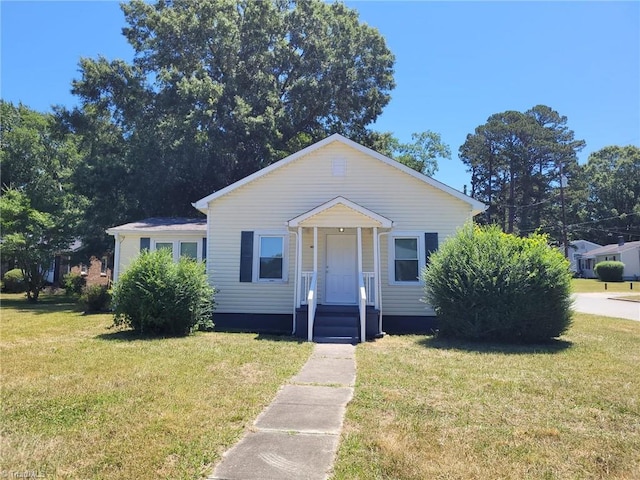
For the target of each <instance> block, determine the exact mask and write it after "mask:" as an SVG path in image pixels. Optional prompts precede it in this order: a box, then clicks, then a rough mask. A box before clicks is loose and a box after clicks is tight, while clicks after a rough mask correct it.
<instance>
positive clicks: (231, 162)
mask: <svg viewBox="0 0 640 480" xmlns="http://www.w3.org/2000/svg"><path fill="white" fill-rule="evenodd" d="M122 9H123V11H124V14H125V18H126V21H127V24H128V26H127V27H126V28H124V29H123V33H124V35H125V36H126V38H127V40H128V41H129V43H130V44H131V46H132V47H133V48H134V51H135V56H134V61H133V64H127V63H126V62H123V61H120V60H114V61H108V60H107V59H104V58H98V59H95V60H91V59H83V60H82V61H81V64H80V67H81V72H82V78H80V79H79V80H77V81H75V82H74V84H73V91H74V93H75V94H76V95H77V96H78V97H79V99H80V102H81V106H80V108H79V109H78V110H77V111H75V112H65V114H64V118H65V123H66V124H67V125H68V126H69V127H70V128H71V129H72V130H73V131H76V132H78V133H81V134H82V135H83V137H84V138H85V142H86V143H87V144H88V145H89V146H90V148H88V151H89V155H88V157H87V160H86V163H87V167H86V168H85V169H83V175H85V174H87V175H88V176H87V177H86V178H87V179H89V180H93V181H95V180H96V179H97V177H95V175H94V174H93V172H95V171H98V170H101V169H103V168H104V169H107V170H108V169H110V168H111V167H112V166H113V170H114V172H115V173H106V172H104V173H105V175H106V178H107V179H109V180H110V179H112V178H113V179H115V178H119V180H118V181H120V182H122V187H120V186H116V187H115V188H116V189H117V190H118V195H122V198H121V200H122V201H118V202H117V203H116V205H118V206H120V205H123V206H124V209H123V210H121V211H120V212H119V214H118V215H119V216H120V218H121V220H126V219H130V218H133V217H134V216H146V215H158V214H161V215H192V214H193V210H192V208H191V207H190V203H191V202H193V201H195V200H197V199H198V198H200V197H202V196H205V195H207V194H209V193H211V191H214V190H216V189H220V188H222V187H224V186H226V185H228V184H229V183H231V182H233V181H235V180H238V179H239V178H242V177H244V176H246V175H248V174H250V173H252V172H254V171H256V170H258V169H260V168H262V167H264V166H267V165H269V164H271V163H273V162H275V161H277V160H279V159H281V158H283V157H284V156H286V155H287V154H289V153H292V152H293V151H295V150H297V149H299V148H301V147H304V146H306V145H308V144H310V143H312V142H314V141H316V140H319V139H320V138H322V137H324V136H326V135H328V134H330V133H334V132H340V133H343V134H345V135H347V136H349V137H351V138H353V139H355V140H358V141H362V142H365V143H368V142H370V141H371V132H370V131H369V130H368V129H367V126H368V125H370V124H371V123H372V122H374V121H375V120H376V118H377V117H378V115H380V113H381V112H382V109H383V107H384V106H385V105H386V104H387V103H388V102H389V99H390V96H389V92H390V91H391V89H392V88H393V87H394V82H393V64H394V57H393V55H392V54H391V52H390V51H389V50H388V48H387V47H386V45H385V41H384V39H383V37H382V36H381V35H380V34H379V32H378V31H377V30H376V29H374V28H371V27H369V26H367V25H366V24H363V23H360V21H359V20H358V15H357V13H356V12H355V11H354V10H351V9H349V8H347V7H346V6H344V5H343V4H341V3H330V4H329V3H324V2H321V1H319V0H277V1H273V2H263V1H257V0H215V1H213V0H208V1H203V2H193V1H191V0H174V1H167V0H159V1H158V2H156V3H155V4H149V3H146V2H144V1H142V0H134V1H132V2H131V3H127V4H124V5H123V6H122ZM106 120H108V122H109V123H110V124H111V125H112V127H109V128H108V127H107V126H106V125H105V121H106ZM95 129H97V130H98V132H99V134H98V135H96V134H95ZM105 135H106V138H105V137H104V136H105ZM103 140H104V141H105V142H106V146H105V145H104V144H102V141H103ZM115 156H119V158H115ZM84 185H86V187H84V186H81V188H80V192H81V193H83V194H85V195H86V196H87V197H90V198H91V203H92V204H93V206H94V207H95V209H96V210H99V209H100V207H99V206H100V205H102V206H103V208H105V209H107V210H108V209H109V208H111V205H112V204H111V203H109V199H110V198H111V196H112V193H111V192H109V193H106V192H102V191H101V190H100V189H99V188H98V187H96V185H95V184H94V185H90V184H88V183H85V184H84ZM113 187H114V186H113V185H109V188H113ZM114 216H116V215H114V214H107V215H104V218H109V219H110V221H112V219H113V217H114ZM100 225H101V227H106V226H108V224H107V223H104V222H103V223H100Z"/></svg>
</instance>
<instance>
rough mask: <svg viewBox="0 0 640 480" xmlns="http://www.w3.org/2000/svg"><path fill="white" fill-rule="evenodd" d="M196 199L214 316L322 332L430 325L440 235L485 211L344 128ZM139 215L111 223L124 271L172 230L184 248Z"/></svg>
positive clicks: (341, 334) (315, 335) (220, 323)
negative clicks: (427, 270) (427, 279)
mask: <svg viewBox="0 0 640 480" xmlns="http://www.w3.org/2000/svg"><path fill="white" fill-rule="evenodd" d="M193 206H194V207H195V208H196V209H198V210H199V211H200V212H202V213H204V214H205V215H206V217H207V218H206V222H204V221H202V222H201V223H200V224H199V225H200V226H201V229H200V230H197V232H198V234H199V235H200V237H201V248H202V251H204V252H206V262H207V275H208V277H209V279H210V282H211V284H212V285H214V286H215V287H216V288H217V289H218V293H217V295H216V303H217V308H216V313H215V319H214V320H215V323H216V326H217V327H219V328H238V329H250V330H254V331H261V332H286V333H293V334H294V335H296V336H298V337H300V338H306V339H308V340H317V341H322V340H323V339H324V340H326V339H327V338H329V339H331V340H333V341H339V340H346V341H360V340H363V339H364V338H365V337H366V338H371V337H374V336H378V335H381V334H383V326H384V331H387V332H397V331H428V330H429V329H430V328H431V327H432V326H433V315H434V312H433V310H432V309H431V308H430V307H429V306H428V305H426V304H424V303H423V302H422V301H421V298H422V297H423V288H424V285H423V282H422V280H421V278H420V277H421V275H420V272H421V270H422V269H423V268H424V266H425V265H426V264H427V262H428V261H429V255H430V254H431V252H433V251H434V250H435V249H437V248H438V244H439V243H441V242H442V241H443V240H444V239H445V238H447V237H449V236H451V235H453V234H454V233H455V231H456V229H457V228H458V227H460V226H461V225H463V224H464V223H465V222H466V221H468V220H470V219H471V218H472V217H473V216H474V215H476V214H478V213H480V212H482V211H483V210H484V209H485V206H484V204H482V203H480V202H478V201H476V200H474V199H472V198H470V197H468V196H466V195H464V194H462V193H460V192H458V191H457V190H454V189H452V188H450V187H448V186H446V185H444V184H442V183H440V182H438V181H436V180H434V179H433V178H430V177H427V176H424V175H422V174H420V173H418V172H416V171H414V170H412V169H410V168H408V167H405V166H404V165H402V164H400V163H398V162H396V161H394V160H392V159H390V158H387V157H385V156H383V155H381V154H379V153H377V152H375V151H373V150H370V149H368V148H366V147H363V146H362V145H360V144H358V143H355V142H353V141H351V140H348V139H346V138H345V137H343V136H341V135H338V134H335V135H332V136H330V137H328V138H326V139H324V140H322V141H320V142H318V143H315V144H313V145H311V146H309V147H307V148H305V149H303V150H301V151H299V152H297V153H294V154H292V155H290V156H289V157H287V158H284V159H283V160H280V161H279V162H276V163H274V164H272V165H270V166H268V167H266V168H264V169H262V170H259V171H258V172H256V173H254V174H252V175H249V176H248V177H246V178H244V179H242V180H240V181H238V182H236V183H233V184H231V185H229V186H228V187H226V188H223V189H221V190H219V191H217V192H214V193H212V194H211V195H209V196H207V197H205V198H202V199H200V200H198V201H197V202H195V203H194V204H193ZM142 223H144V222H142ZM132 225H135V224H129V225H123V226H120V227H114V228H111V229H109V230H108V233H110V234H112V235H114V236H115V237H116V248H115V264H116V267H115V274H114V276H115V280H116V281H117V278H118V272H119V271H122V269H123V268H126V265H127V264H128V262H130V261H131V258H132V257H134V256H135V255H136V254H137V252H138V251H139V250H140V249H141V248H151V249H153V248H163V247H164V244H165V243H167V241H168V240H165V239H169V238H171V239H172V240H171V242H172V248H173V251H174V252H177V250H178V248H181V247H179V245H178V244H179V242H182V241H183V237H181V236H179V235H176V234H177V233H178V232H177V231H176V230H173V231H172V232H170V230H171V229H173V226H172V224H171V222H170V221H167V222H164V223H163V224H160V223H157V225H156V227H157V228H155V229H153V230H152V229H150V228H147V227H144V228H142V229H141V228H138V227H135V226H132ZM205 228H206V230H205ZM141 232H142V233H141ZM185 233H186V232H185ZM189 233H190V234H193V238H192V240H193V239H195V237H197V236H198V234H196V231H195V230H192V231H190V232H189ZM143 239H144V241H143ZM198 245H200V243H199V244H198ZM199 248H200V247H199ZM198 252H200V250H198Z"/></svg>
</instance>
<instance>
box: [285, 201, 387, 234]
mask: <svg viewBox="0 0 640 480" xmlns="http://www.w3.org/2000/svg"><path fill="white" fill-rule="evenodd" d="M340 207H346V209H347V210H349V211H350V212H351V213H353V214H355V215H357V216H359V217H361V218H363V219H367V220H368V221H369V222H368V223H372V224H373V225H375V226H378V227H385V228H391V227H392V226H393V222H392V221H391V220H389V219H388V218H386V217H383V216H382V215H379V214H377V213H376V212H373V211H371V210H369V209H368V208H365V207H363V206H361V205H358V204H357V203H354V202H352V201H351V200H348V199H346V198H344V197H336V198H334V199H332V200H329V201H328V202H325V203H323V204H322V205H318V206H317V207H315V208H313V209H312V210H309V211H308V212H305V213H303V214H302V215H298V216H297V217H295V218H292V219H291V220H289V221H288V222H287V224H288V225H289V226H290V227H297V226H302V224H303V223H305V221H306V220H309V219H311V218H312V217H317V216H321V215H322V214H324V213H329V212H330V211H331V210H333V209H338V208H340ZM334 226H336V227H338V226H342V225H338V224H336V225H334Z"/></svg>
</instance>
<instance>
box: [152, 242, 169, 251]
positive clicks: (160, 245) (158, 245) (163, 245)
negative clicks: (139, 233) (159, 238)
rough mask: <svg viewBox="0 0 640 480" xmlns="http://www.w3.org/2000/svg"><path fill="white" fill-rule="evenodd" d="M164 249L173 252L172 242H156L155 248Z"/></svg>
mask: <svg viewBox="0 0 640 480" xmlns="http://www.w3.org/2000/svg"><path fill="white" fill-rule="evenodd" d="M162 249H166V250H169V251H170V252H171V253H173V242H156V250H162Z"/></svg>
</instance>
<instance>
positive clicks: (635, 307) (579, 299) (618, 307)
mask: <svg viewBox="0 0 640 480" xmlns="http://www.w3.org/2000/svg"><path fill="white" fill-rule="evenodd" d="M634 293H635V292H634ZM616 296H618V297H619V296H624V294H615V293H613V294H612V293H576V294H574V295H573V298H574V299H575V301H574V303H573V309H574V310H575V311H577V312H582V313H592V314H594V315H603V316H605V317H615V318H628V319H629V320H636V321H639V322H640V303H637V302H625V301H623V300H613V299H614V298H615V297H616Z"/></svg>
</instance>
